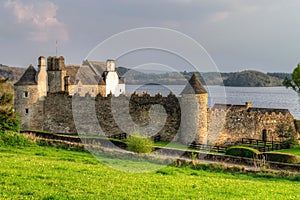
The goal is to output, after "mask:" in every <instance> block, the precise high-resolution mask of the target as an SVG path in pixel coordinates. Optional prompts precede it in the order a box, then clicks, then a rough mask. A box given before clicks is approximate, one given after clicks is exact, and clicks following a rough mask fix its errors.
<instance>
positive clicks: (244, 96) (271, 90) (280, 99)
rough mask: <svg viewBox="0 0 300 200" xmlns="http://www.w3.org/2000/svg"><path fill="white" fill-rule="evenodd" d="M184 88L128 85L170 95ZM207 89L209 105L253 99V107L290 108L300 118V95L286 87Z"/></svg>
mask: <svg viewBox="0 0 300 200" xmlns="http://www.w3.org/2000/svg"><path fill="white" fill-rule="evenodd" d="M183 88H184V86H183V85H167V86H161V85H143V86H138V85H126V92H127V93H132V92H134V91H137V92H144V91H147V92H149V93H150V94H152V95H155V94H157V93H158V92H160V93H162V94H163V95H168V94H169V93H170V91H172V92H173V93H174V94H175V95H177V96H179V95H180V92H181V91H182V90H183ZM207 91H208V93H209V107H212V106H213V105H214V104H215V103H228V104H245V102H247V101H251V102H252V105H253V107H261V108H286V109H289V110H290V112H291V113H292V114H293V115H294V117H295V118H297V119H300V97H299V96H298V95H297V93H296V92H294V91H293V90H291V89H286V88H285V87H221V86H208V87H207Z"/></svg>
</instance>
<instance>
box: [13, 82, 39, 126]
mask: <svg viewBox="0 0 300 200" xmlns="http://www.w3.org/2000/svg"><path fill="white" fill-rule="evenodd" d="M37 87H38V86H37V85H28V86H26V85H20V86H15V91H14V101H15V102H18V104H15V105H14V109H15V111H16V112H17V114H18V115H19V117H20V119H21V129H23V130H26V129H31V130H42V129H43V121H44V118H43V117H44V101H43V100H40V99H39V94H38V88H37ZM25 92H26V93H27V97H26V96H25Z"/></svg>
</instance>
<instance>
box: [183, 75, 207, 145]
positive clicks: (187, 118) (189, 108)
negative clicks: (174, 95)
mask: <svg viewBox="0 0 300 200" xmlns="http://www.w3.org/2000/svg"><path fill="white" fill-rule="evenodd" d="M207 106H208V93H207V91H206V89H205V88H204V86H203V85H202V84H201V82H200V80H199V78H198V77H197V75H196V73H194V74H193V75H192V77H191V79H190V80H189V83H188V84H187V85H186V87H185V88H184V89H183V91H182V92H181V102H180V107H181V124H180V130H181V133H180V138H179V140H180V142H182V143H184V144H188V143H191V142H193V141H195V142H196V143H198V144H207V135H208V130H207Z"/></svg>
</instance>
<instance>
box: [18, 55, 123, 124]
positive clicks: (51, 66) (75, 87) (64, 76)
mask: <svg viewBox="0 0 300 200" xmlns="http://www.w3.org/2000/svg"><path fill="white" fill-rule="evenodd" d="M102 67H104V71H103V69H101V67H99V66H98V67H95V66H94V65H93V64H92V63H91V62H89V61H87V60H86V61H85V62H84V63H83V65H82V66H76V65H66V64H65V59H64V57H62V56H60V57H48V58H47V63H46V59H45V57H43V56H40V57H39V58H38V66H37V69H35V67H33V66H32V65H30V66H29V67H28V68H27V70H26V71H25V73H24V74H23V76H22V77H21V78H20V80H19V81H18V82H16V83H15V85H14V93H15V96H14V102H15V110H16V112H17V113H18V115H19V116H20V118H21V121H22V124H21V127H22V129H31V130H34V129H38V130H40V129H41V128H42V127H43V117H44V114H45V113H44V111H45V107H44V105H45V100H46V99H47V96H48V95H49V94H53V93H66V94H69V95H71V96H72V95H74V94H78V95H80V96H84V95H86V94H89V95H91V96H96V95H101V96H104V97H106V96H108V95H114V96H119V95H120V94H125V81H124V78H122V77H120V75H119V74H118V72H117V71H116V69H115V62H114V60H107V62H106V63H103V66H102Z"/></svg>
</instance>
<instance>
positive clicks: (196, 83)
mask: <svg viewBox="0 0 300 200" xmlns="http://www.w3.org/2000/svg"><path fill="white" fill-rule="evenodd" d="M206 93H207V91H206V89H205V88H204V86H203V85H202V83H201V82H200V80H199V78H198V76H197V75H196V73H193V75H192V77H191V79H190V80H189V84H187V85H186V86H185V88H184V89H183V90H182V92H181V94H206Z"/></svg>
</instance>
